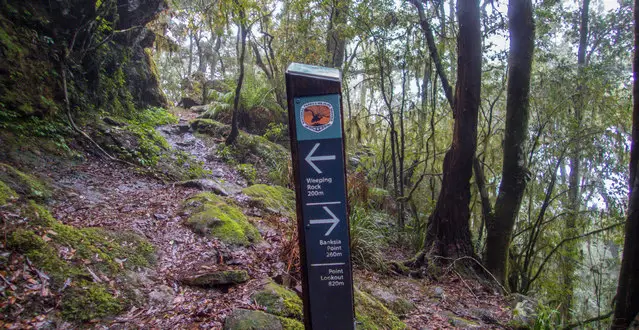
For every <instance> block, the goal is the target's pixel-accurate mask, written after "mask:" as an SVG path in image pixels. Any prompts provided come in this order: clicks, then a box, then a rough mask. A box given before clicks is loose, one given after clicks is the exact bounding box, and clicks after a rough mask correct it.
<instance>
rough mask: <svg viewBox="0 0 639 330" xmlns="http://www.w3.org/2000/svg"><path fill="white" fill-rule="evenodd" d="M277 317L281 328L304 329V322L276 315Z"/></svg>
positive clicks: (288, 329) (284, 329)
mask: <svg viewBox="0 0 639 330" xmlns="http://www.w3.org/2000/svg"><path fill="white" fill-rule="evenodd" d="M277 318H278V319H279V320H280V323H281V324H282V329H283V330H304V324H302V322H300V321H298V320H293V319H289V318H287V317H281V316H278V317H277Z"/></svg>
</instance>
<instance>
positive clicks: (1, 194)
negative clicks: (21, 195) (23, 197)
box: [0, 181, 18, 206]
mask: <svg viewBox="0 0 639 330" xmlns="http://www.w3.org/2000/svg"><path fill="white" fill-rule="evenodd" d="M17 197H18V194H17V193H16V192H15V191H13V189H11V188H10V187H9V186H7V184H6V183H4V182H3V181H0V206H2V205H5V204H6V203H7V202H9V201H10V200H12V199H15V198H17Z"/></svg>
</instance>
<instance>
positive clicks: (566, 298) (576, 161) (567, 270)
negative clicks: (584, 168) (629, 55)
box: [559, 0, 590, 323]
mask: <svg viewBox="0 0 639 330" xmlns="http://www.w3.org/2000/svg"><path fill="white" fill-rule="evenodd" d="M589 7H590V0H583V3H582V7H581V21H580V27H579V48H578V50H577V80H578V83H577V94H576V96H575V98H574V105H573V108H574V113H575V121H576V125H575V126H576V130H575V133H576V134H579V130H580V129H581V125H582V121H583V120H582V108H583V95H582V93H583V83H582V79H583V78H582V71H583V68H584V66H585V64H586V48H587V46H588V10H589ZM571 144H572V148H571V151H570V174H569V176H568V200H569V207H570V214H569V215H568V217H567V218H566V231H565V233H564V236H565V237H572V236H575V235H576V234H577V231H576V230H577V217H578V214H579V208H580V206H581V189H580V186H581V149H582V148H581V143H580V139H579V138H574V139H573V141H571ZM576 255H577V242H576V241H573V242H570V243H569V244H566V247H565V249H564V253H563V256H564V262H563V265H562V267H561V268H562V277H563V281H562V303H561V307H560V308H559V310H560V313H561V319H562V320H563V322H564V323H570V320H571V313H570V309H571V308H572V300H573V289H574V288H573V287H574V284H573V277H574V273H575V266H576V263H575V260H574V258H576Z"/></svg>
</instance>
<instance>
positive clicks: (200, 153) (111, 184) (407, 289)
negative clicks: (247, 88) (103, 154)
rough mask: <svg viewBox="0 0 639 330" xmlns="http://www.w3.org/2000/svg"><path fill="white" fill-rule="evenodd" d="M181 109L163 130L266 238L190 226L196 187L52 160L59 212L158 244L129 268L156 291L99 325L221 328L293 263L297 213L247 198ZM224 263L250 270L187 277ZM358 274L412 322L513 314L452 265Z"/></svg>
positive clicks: (505, 318)
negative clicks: (214, 280)
mask: <svg viewBox="0 0 639 330" xmlns="http://www.w3.org/2000/svg"><path fill="white" fill-rule="evenodd" d="M180 116H181V117H182V118H181V119H180V123H178V124H176V125H169V126H165V127H160V128H158V130H159V131H160V132H161V133H162V134H163V135H164V136H165V137H166V138H167V140H168V141H169V143H170V144H171V145H172V146H173V147H174V148H178V149H181V150H183V151H185V152H188V153H190V154H192V155H193V156H194V157H195V158H196V159H198V160H201V161H203V162H204V167H205V168H206V169H208V170H210V171H211V174H210V177H211V178H212V179H216V180H218V182H222V183H224V185H223V188H224V189H225V190H226V191H227V192H228V194H229V196H230V197H231V198H233V199H234V200H235V201H236V203H237V205H239V206H240V207H241V209H242V211H243V213H244V214H245V215H246V216H247V217H248V219H249V220H250V221H251V222H252V223H253V224H255V225H256V227H257V228H258V230H259V232H260V234H261V236H262V238H263V241H262V242H260V243H257V244H254V245H252V246H248V247H237V246H227V245H225V244H223V243H221V242H219V241H218V240H217V239H215V238H210V237H204V236H200V235H197V234H196V233H194V232H193V231H192V230H191V229H189V228H188V227H186V226H185V225H184V220H185V214H183V211H182V205H183V202H184V201H185V200H186V199H188V198H189V197H191V196H193V195H195V194H196V193H198V192H199V190H198V189H195V188H189V187H184V186H182V185H177V184H171V183H166V182H163V181H161V180H159V179H156V178H153V177H151V176H149V175H145V174H142V173H138V172H136V171H134V170H132V169H131V168H130V167H128V166H126V165H125V164H121V163H116V162H110V161H106V160H105V159H103V158H98V157H95V156H89V157H88V158H87V159H86V161H85V162H83V163H80V164H77V165H75V166H73V167H65V168H50V169H49V171H48V172H47V173H43V174H44V175H45V176H48V177H49V178H50V179H51V181H52V182H55V183H56V185H57V186H58V188H60V189H57V191H58V192H59V193H57V194H56V195H55V196H54V197H53V202H52V203H51V205H52V207H51V210H52V213H53V215H54V216H55V217H56V218H57V219H58V220H60V221H61V222H63V223H65V224H69V225H73V226H75V227H81V228H84V227H102V228H106V229H113V230H130V231H133V232H136V233H138V234H140V235H141V236H144V237H146V238H147V239H148V240H149V241H150V242H151V243H152V244H153V245H154V246H155V249H156V252H157V263H156V264H155V265H154V267H153V268H152V269H146V270H145V271H143V272H138V273H130V274H129V277H130V278H131V280H133V281H135V282H136V283H137V284H138V288H139V290H140V291H142V292H141V293H142V294H144V295H145V296H148V297H149V299H148V300H147V303H145V304H144V305H142V306H139V305H138V306H135V307H131V308H130V309H129V310H128V311H126V312H124V313H123V314H120V315H119V316H118V317H116V318H114V319H111V320H102V321H97V323H96V324H94V325H93V326H95V327H98V328H99V327H103V326H106V327H109V328H158V329H171V328H207V329H209V328H212V329H221V328H222V327H223V324H224V320H225V318H226V317H227V316H228V315H229V314H230V313H231V312H232V311H233V310H234V309H236V308H244V309H261V308H262V307H261V306H259V305H256V304H254V303H253V302H252V300H251V299H250V297H251V295H252V294H253V293H254V292H256V291H257V290H259V289H260V288H261V287H263V286H264V285H265V284H266V283H268V282H269V279H270V278H273V277H275V276H277V275H278V274H283V273H286V271H287V269H286V261H285V260H284V259H283V253H282V251H283V249H284V246H283V245H284V243H285V242H286V241H287V240H288V239H290V237H287V234H286V233H284V232H282V231H281V228H283V226H284V225H286V226H291V225H292V224H293V221H295V220H294V219H291V218H289V217H286V216H281V215H280V216H277V215H273V214H271V213H268V212H264V211H263V210H260V209H259V208H256V207H255V206H254V205H253V204H251V203H249V202H248V199H247V197H246V196H245V195H243V194H242V193H241V188H243V187H246V185H247V182H246V181H245V180H244V179H243V178H242V177H241V176H240V175H239V174H238V173H237V171H236V170H235V169H234V168H233V167H231V166H229V165H228V164H226V163H225V162H223V161H222V160H221V159H219V158H217V157H215V156H212V155H215V152H213V151H214V149H215V148H216V145H215V144H211V143H210V142H209V143H205V142H204V141H202V140H200V139H199V138H198V137H197V136H194V135H193V134H191V133H189V132H180V130H179V129H177V127H178V126H179V125H185V124H186V123H187V121H188V120H189V119H192V118H194V114H193V113H190V112H188V111H182V112H180ZM220 143H222V142H221V141H220ZM227 269H241V270H246V271H247V272H248V274H249V276H250V280H249V281H247V282H245V283H242V284H238V285H234V286H230V287H226V288H223V289H202V288H196V287H191V286H187V285H184V284H183V283H182V282H181V281H180V279H181V278H183V277H185V276H188V275H190V274H195V273H199V272H202V271H217V270H227ZM354 282H355V287H357V288H360V289H362V290H364V291H368V292H377V294H381V295H395V296H399V297H402V298H403V299H405V300H407V301H409V302H411V303H412V304H413V305H414V308H413V309H412V310H410V311H409V312H407V313H406V315H404V316H403V317H402V321H403V322H404V323H405V324H406V325H407V326H408V327H409V328H411V329H448V328H478V329H494V328H508V327H507V326H506V324H507V323H508V322H509V320H510V318H511V314H512V311H511V308H510V307H509V306H508V303H507V302H506V300H505V298H504V297H503V296H501V295H499V294H497V293H495V292H492V291H491V290H487V289H486V288H485V287H483V286H482V285H481V284H479V283H478V282H476V281H474V280H470V279H466V278H463V277H462V276H461V275H460V274H459V273H457V272H456V271H455V270H452V269H451V270H448V271H444V272H443V273H442V274H441V275H440V276H438V278H437V279H436V280H435V279H433V278H428V277H427V278H425V279H413V278H409V277H405V276H399V275H394V274H388V273H386V274H379V273H374V272H371V271H366V270H362V269H358V268H357V267H356V268H355V269H354ZM298 290H299V288H298ZM5 326H10V325H9V324H5Z"/></svg>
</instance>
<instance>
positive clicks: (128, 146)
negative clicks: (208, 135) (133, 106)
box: [92, 107, 206, 181]
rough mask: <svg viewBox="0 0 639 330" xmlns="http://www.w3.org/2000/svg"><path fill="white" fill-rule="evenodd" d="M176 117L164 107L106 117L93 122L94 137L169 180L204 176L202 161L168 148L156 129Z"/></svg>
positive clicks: (122, 155)
mask: <svg viewBox="0 0 639 330" xmlns="http://www.w3.org/2000/svg"><path fill="white" fill-rule="evenodd" d="M175 123H177V117H176V116H175V115H173V114H172V113H170V112H168V111H167V110H166V109H162V108H154V107H151V108H148V109H146V110H144V111H138V112H135V113H133V114H129V115H126V116H106V117H103V118H102V121H101V122H100V121H99V122H98V123H97V124H95V125H94V126H95V127H94V128H93V131H92V135H93V137H94V139H95V140H96V141H97V142H98V143H99V144H100V145H101V146H103V147H104V148H105V149H106V150H108V151H109V152H110V153H112V154H114V155H115V156H117V157H119V158H121V159H124V160H127V161H129V162H133V163H136V164H140V165H142V166H146V167H149V168H151V169H153V170H154V172H155V174H157V175H159V176H160V177H163V178H166V179H168V180H172V181H182V180H188V179H195V178H200V177H202V176H204V175H205V174H206V173H205V172H206V171H205V170H204V169H203V167H202V164H201V163H200V162H197V161H196V160H195V159H194V158H193V157H192V156H191V155H189V154H187V153H185V152H182V151H179V150H175V149H173V148H171V146H170V145H169V143H168V142H167V141H166V139H165V138H164V137H163V136H162V134H160V133H159V132H158V131H156V129H155V127H156V126H160V125H167V124H175Z"/></svg>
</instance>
